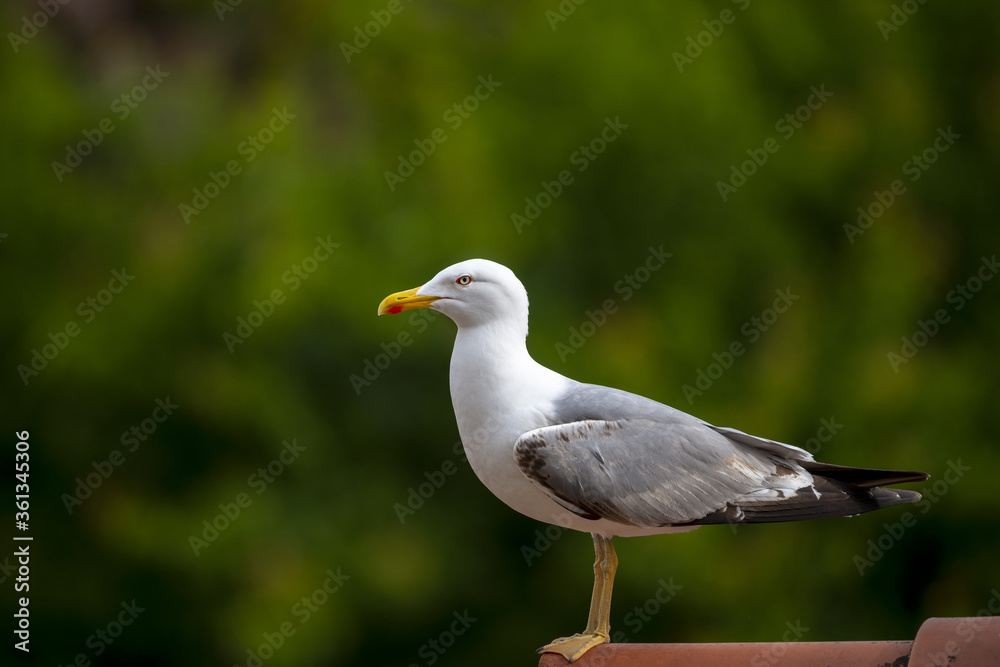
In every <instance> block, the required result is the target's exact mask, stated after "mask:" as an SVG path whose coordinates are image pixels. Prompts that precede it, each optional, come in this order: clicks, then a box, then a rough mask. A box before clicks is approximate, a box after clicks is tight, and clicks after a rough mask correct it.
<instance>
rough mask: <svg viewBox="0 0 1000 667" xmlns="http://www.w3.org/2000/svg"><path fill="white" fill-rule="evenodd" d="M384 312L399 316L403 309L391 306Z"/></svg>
mask: <svg viewBox="0 0 1000 667" xmlns="http://www.w3.org/2000/svg"><path fill="white" fill-rule="evenodd" d="M385 312H387V313H389V314H390V315H399V314H400V313H401V312H403V307H402V306H392V307H390V308H388V309H387V310H386V311H385Z"/></svg>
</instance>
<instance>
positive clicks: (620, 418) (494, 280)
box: [378, 259, 928, 662]
mask: <svg viewBox="0 0 1000 667" xmlns="http://www.w3.org/2000/svg"><path fill="white" fill-rule="evenodd" d="M416 308H431V309H433V310H436V311H439V312H441V313H444V314H445V315H447V316H448V317H449V318H451V319H452V320H453V321H454V322H455V324H456V325H457V326H458V333H457V334H456V337H455V347H454V350H453V351H452V356H451V371H450V385H451V400H452V405H453V407H454V409H455V419H456V421H457V422H458V430H459V433H460V435H461V438H462V444H463V446H464V448H465V452H466V454H467V456H468V460H469V463H470V465H471V466H472V469H473V470H474V471H475V473H476V476H478V477H479V479H480V481H482V483H483V484H485V485H486V487H487V488H488V489H489V490H490V491H491V492H493V494H494V495H495V496H496V497H497V498H499V499H500V500H501V501H503V502H504V503H506V504H507V505H508V506H509V507H511V508H512V509H514V510H516V511H518V512H520V513H521V514H524V515H526V516H529V517H531V518H533V519H536V520H538V521H542V522H546V523H550V524H554V525H557V526H561V527H563V528H572V529H574V530H579V531H583V532H587V533H590V534H591V535H592V537H593V540H594V552H595V555H596V559H595V562H594V590H593V595H592V597H591V601H590V614H589V617H588V621H587V626H586V629H584V631H583V632H582V633H577V634H574V635H572V636H569V637H561V638H559V639H555V640H553V641H552V642H550V643H548V644H546V645H545V646H543V647H542V648H540V649H538V652H539V653H558V654H560V655H562V656H563V657H565V658H566V659H567V660H568V661H569V662H573V661H575V660H577V659H578V658H580V656H582V655H583V654H584V653H586V652H587V651H588V650H590V649H591V648H593V647H594V646H597V645H600V644H603V643H605V642H607V641H608V638H609V635H610V614H611V589H612V586H613V583H614V577H615V571H616V570H617V567H618V557H617V555H616V554H615V549H614V545H613V544H612V538H614V537H636V536H643V535H660V534H665V533H677V532H684V531H689V530H693V529H695V528H697V527H699V526H704V525H710V524H744V523H770V522H778V521H801V520H805V519H819V518H824V517H835V516H853V515H855V514H860V513H862V512H868V511H870V510H875V509H880V508H883V507H890V506H892V505H897V504H900V503H912V502H916V501H918V500H919V499H920V494H918V493H917V492H915V491H905V490H896V489H887V488H882V487H883V486H884V485H890V484H898V483H903V482H915V481H921V480H924V479H927V477H928V475H926V474H925V473H921V472H904V471H895V470H872V469H866V468H852V467H848V466H842V465H833V464H829V463H820V462H818V461H815V460H814V459H813V457H812V455H811V454H810V453H809V452H807V451H806V450H804V449H800V448H799V447H795V446H793V445H786V444H783V443H780V442H776V441H774V440H768V439H767V438H761V437H757V436H753V435H749V434H747V433H744V432H742V431H738V430H736V429H733V428H725V427H719V426H713V425H712V424H709V423H708V422H705V421H702V420H701V419H698V418H697V417H694V416H692V415H690V414H687V413H685V412H682V411H680V410H677V409H676V408H672V407H670V406H668V405H664V404H661V403H658V402H656V401H653V400H651V399H648V398H644V397H642V396H638V395H636V394H631V393H629V392H626V391H622V390H620V389H613V388H611V387H603V386H599V385H594V384H585V383H582V382H577V381H576V380H572V379H570V378H568V377H565V376H564V375H561V374H559V373H557V372H555V371H553V370H551V369H549V368H546V367H545V366H542V365H541V364H539V363H537V362H536V361H535V360H534V359H532V358H531V356H530V355H529V354H528V350H527V347H526V342H525V340H526V338H527V335H528V294H527V292H526V291H525V289H524V286H523V285H522V284H521V281H520V280H518V279H517V277H516V276H515V275H514V273H513V272H512V271H511V270H510V269H508V268H507V267H505V266H503V265H501V264H497V263H496V262H492V261H489V260H485V259H470V260H467V261H464V262H459V263H458V264H455V265H453V266H450V267H448V268H446V269H444V270H442V271H441V272H439V273H438V274H437V275H436V276H434V278H432V279H431V280H430V281H429V282H427V283H425V284H424V285H422V286H420V287H415V288H413V289H410V290H406V291H403V292H397V293H395V294H390V295H389V296H387V297H386V298H385V299H384V300H383V301H382V302H381V303H380V304H379V307H378V314H379V315H382V314H386V313H388V314H396V313H401V312H403V311H407V310H413V309H416Z"/></svg>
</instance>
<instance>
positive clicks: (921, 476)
mask: <svg viewBox="0 0 1000 667" xmlns="http://www.w3.org/2000/svg"><path fill="white" fill-rule="evenodd" d="M798 463H799V465H801V466H802V467H803V468H805V469H806V470H808V471H809V472H810V473H812V474H813V475H818V476H820V477H826V478H827V479H832V480H836V481H838V482H844V483H845V484H851V485H853V486H858V487H861V488H862V489H871V488H874V487H876V486H892V485H893V484H906V483H907V482H923V481H924V480H927V479H929V478H930V475H928V474H927V473H925V472H919V471H915V470H880V469H874V468H853V467H851V466H840V465H835V464H833V463H820V462H819V461H799V462H798Z"/></svg>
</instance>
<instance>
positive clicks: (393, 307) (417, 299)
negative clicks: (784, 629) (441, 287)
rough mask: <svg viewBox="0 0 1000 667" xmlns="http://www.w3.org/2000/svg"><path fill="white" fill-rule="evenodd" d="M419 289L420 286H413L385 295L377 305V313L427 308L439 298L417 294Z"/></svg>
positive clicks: (391, 313) (383, 313) (393, 313)
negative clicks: (403, 290)
mask: <svg viewBox="0 0 1000 667" xmlns="http://www.w3.org/2000/svg"><path fill="white" fill-rule="evenodd" d="M421 287H422V286H421ZM419 289H420V287H414V288H413V289H408V290H406V291H405V292H396V293H395V294H390V295H389V296H387V297H385V298H384V299H382V303H380V304H379V305H378V314H379V315H385V314H386V313H389V314H390V315H395V314H396V313H401V312H403V311H404V310H415V309H417V308H427V307H428V306H430V305H431V304H432V303H434V302H435V301H437V300H438V299H440V298H441V297H439V296H417V290H419Z"/></svg>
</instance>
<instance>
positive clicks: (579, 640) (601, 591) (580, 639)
mask: <svg viewBox="0 0 1000 667" xmlns="http://www.w3.org/2000/svg"><path fill="white" fill-rule="evenodd" d="M592 536H593V538H594V554H595V556H596V558H595V559H594V593H593V595H591V597H590V615H589V616H588V617H587V628H586V629H585V630H584V631H583V632H581V633H577V634H575V635H573V636H572V637H560V638H559V639H554V640H552V641H551V642H550V643H548V644H546V645H545V646H543V647H542V648H540V649H538V652H539V653H558V654H559V655H561V656H563V657H564V658H566V659H567V660H568V661H570V662H573V661H574V660H577V659H578V658H579V657H580V656H582V655H583V654H584V653H586V652H587V651H589V650H590V649H592V648H594V647H595V646H597V645H598V644H604V643H605V642H607V641H608V640H609V637H610V635H611V588H612V586H613V585H614V582H615V570H617V569H618V555H617V554H615V545H614V544H612V543H611V538H610V537H604V536H603V535H598V534H597V533H592Z"/></svg>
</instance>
